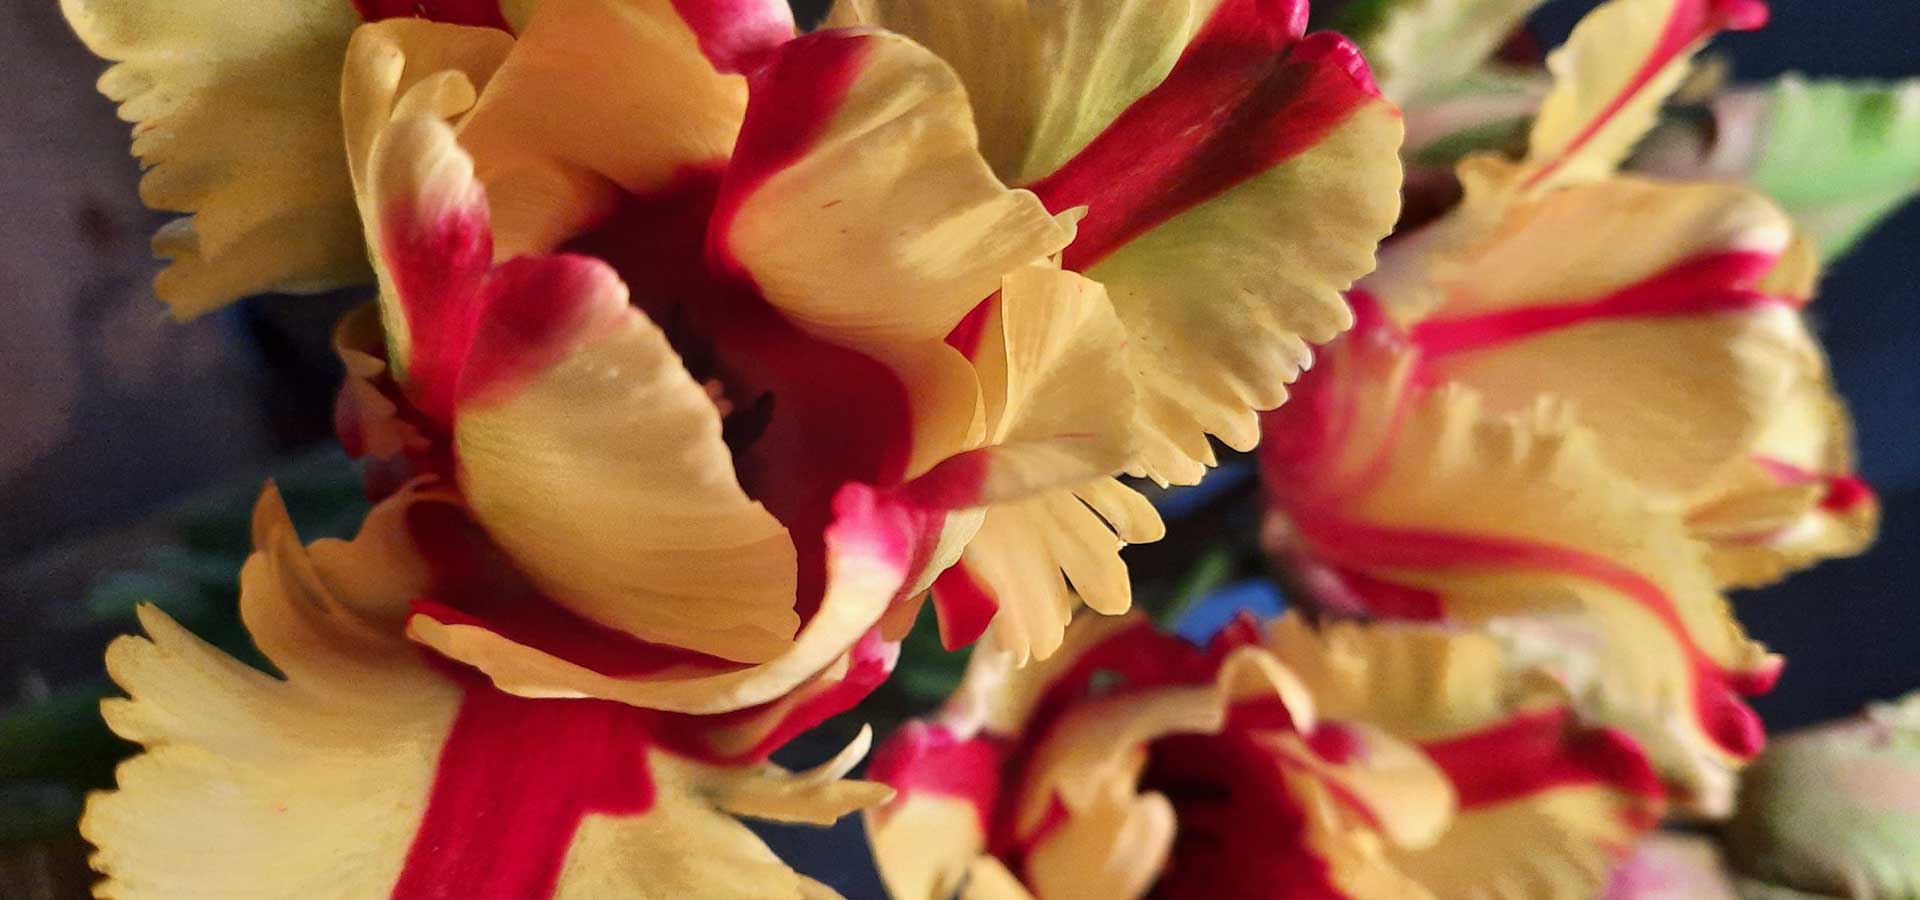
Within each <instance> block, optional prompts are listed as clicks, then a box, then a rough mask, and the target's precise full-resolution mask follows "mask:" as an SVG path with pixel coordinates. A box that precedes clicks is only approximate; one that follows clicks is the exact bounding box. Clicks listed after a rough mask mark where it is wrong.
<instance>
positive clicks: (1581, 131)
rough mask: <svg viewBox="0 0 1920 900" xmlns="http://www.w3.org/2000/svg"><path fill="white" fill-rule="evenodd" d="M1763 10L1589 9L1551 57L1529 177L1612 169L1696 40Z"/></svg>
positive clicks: (1671, 1) (1643, 4)
mask: <svg viewBox="0 0 1920 900" xmlns="http://www.w3.org/2000/svg"><path fill="white" fill-rule="evenodd" d="M1766 20H1767V8H1766V5H1765V4H1764V3H1762V2H1760V0H1610V2H1607V3H1604V4H1601V5H1600V6H1599V7H1598V8H1596V9H1595V10H1594V11H1593V12H1591V13H1588V14H1587V16H1586V18H1584V19H1582V20H1581V21H1580V24H1579V25H1577V26H1575V27H1574V30H1573V34H1572V36H1570V37H1569V38H1568V39H1567V43H1566V44H1564V45H1562V46H1561V47H1560V48H1559V49H1558V50H1555V51H1554V52H1553V54H1552V55H1550V56H1548V57H1547V68H1549V69H1551V70H1552V71H1553V76H1554V86H1553V89H1552V90H1551V91H1549V92H1548V94H1547V96H1546V99H1544V100H1543V101H1541V104H1540V112H1539V113H1538V114H1537V115H1536V116H1535V118H1534V123H1533V133H1532V136H1531V137H1530V143H1531V150H1530V152H1529V155H1528V161H1529V162H1530V163H1531V164H1532V165H1533V166H1535V167H1536V168H1535V171H1533V172H1532V173H1531V174H1530V175H1529V176H1528V177H1527V186H1528V187H1532V188H1536V189H1540V190H1545V189H1547V188H1548V187H1550V186H1553V185H1558V184H1571V183H1577V182H1581V181H1589V180H1593V179H1596V178H1601V177H1604V176H1606V175H1608V174H1610V173H1612V172H1613V170H1614V167H1616V166H1618V165H1619V164H1620V162H1621V160H1623V159H1625V158H1626V156H1627V154H1628V153H1630V152H1632V150H1633V147H1634V145H1635V144H1637V143H1639V141H1640V138H1642V137H1643V136H1645V135H1646V133H1647V131H1648V130H1650V129H1652V128H1653V126H1654V123H1655V121H1656V119H1657V118H1658V116H1659V112H1660V107H1661V105H1662V104H1664V103H1665V102H1666V99H1667V96H1668V95H1669V94H1672V93H1673V92H1674V90H1675V89H1677V88H1679V87H1680V83H1681V82H1682V81H1683V80H1684V79H1685V78H1686V75H1687V70H1688V68H1689V67H1690V65H1691V62H1692V56H1693V53H1694V52H1695V51H1696V50H1698V49H1700V47H1701V45H1703V44H1705V43H1706V42H1707V40H1708V39H1709V38H1711V37H1712V36H1713V35H1714V33H1716V32H1718V31H1719V30H1721V29H1723V28H1732V29H1750V28H1758V27H1759V26H1761V25H1763V24H1765V23H1766Z"/></svg>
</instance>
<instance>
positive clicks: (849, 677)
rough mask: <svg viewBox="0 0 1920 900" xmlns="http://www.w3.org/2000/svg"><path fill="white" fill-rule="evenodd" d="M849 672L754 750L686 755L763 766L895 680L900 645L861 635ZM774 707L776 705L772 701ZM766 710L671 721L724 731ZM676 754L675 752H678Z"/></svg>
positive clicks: (692, 727)
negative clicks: (883, 684) (816, 726)
mask: <svg viewBox="0 0 1920 900" xmlns="http://www.w3.org/2000/svg"><path fill="white" fill-rule="evenodd" d="M848 656H849V660H848V666H847V672H846V674H845V675H843V676H842V677H841V679H840V680H839V681H837V682H834V683H833V685H832V686H831V687H828V688H826V689H825V690H821V691H818V692H816V693H814V694H813V695H812V696H810V697H808V698H806V699H805V700H804V701H802V702H800V703H797V704H795V705H794V707H793V708H792V709H790V710H788V711H787V713H786V715H784V716H782V717H781V719H780V721H779V722H777V723H775V725H774V726H773V728H772V729H771V730H770V731H768V732H767V734H766V736H765V737H762V738H761V739H760V740H758V741H756V742H755V743H754V745H753V746H752V747H749V748H747V749H746V750H744V751H742V752H740V753H737V754H733V755H731V756H726V755H717V754H715V753H713V752H712V751H711V750H710V749H707V748H706V747H705V746H704V745H694V746H699V747H700V749H699V751H698V752H693V751H692V750H691V748H690V749H689V750H688V751H686V752H685V754H684V755H689V756H696V757H698V758H700V759H703V760H705V761H707V762H713V763H720V764H728V765H749V764H753V763H760V762H765V761H766V759H767V757H769V756H772V755H773V753H774V751H776V750H779V749H780V748H781V747H785V746H786V745H787V743H788V742H789V741H792V740H793V739H794V738H796V737H799V736H800V735H801V734H804V733H805V732H807V731H809V730H811V729H812V728H813V727H814V726H815V725H818V724H820V723H821V722H825V721H826V720H828V719H831V718H833V717H834V716H837V715H839V714H841V713H843V712H846V711H847V710H849V709H852V708H854V707H855V706H857V705H858V704H859V703H860V701H862V700H865V699H866V698H867V697H868V696H869V695H871V694H872V693H873V692H874V690H875V689H877V688H879V687H880V685H881V684H882V683H884V682H885V681H886V680H887V676H888V675H891V674H893V666H894V664H895V663H897V662H899V660H900V645H899V644H897V643H894V642H891V641H888V640H887V639H886V638H884V637H881V635H880V631H879V629H877V628H876V629H873V630H871V631H868V632H867V633H866V634H864V635H862V636H861V638H860V640H859V642H858V643H856V644H854V646H853V649H852V650H851V651H849V653H848ZM776 702H777V701H776ZM763 709H764V707H751V708H748V709H743V710H739V711H737V712H731V713H724V714H721V715H718V716H697V717H696V716H674V717H672V719H673V720H674V721H677V722H680V723H684V724H685V725H686V727H687V729H688V730H689V731H691V732H696V733H697V732H699V731H703V730H707V729H712V728H717V727H723V726H725V725H726V724H728V723H731V722H737V721H740V720H742V719H749V718H752V717H753V716H755V715H757V714H760V713H761V711H762V710H763ZM676 749H678V747H676Z"/></svg>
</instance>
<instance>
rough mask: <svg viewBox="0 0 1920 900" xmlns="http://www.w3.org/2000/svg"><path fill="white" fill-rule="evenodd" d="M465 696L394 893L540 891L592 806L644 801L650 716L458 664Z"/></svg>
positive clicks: (625, 806) (473, 899) (626, 810)
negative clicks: (516, 687) (503, 686)
mask: <svg viewBox="0 0 1920 900" xmlns="http://www.w3.org/2000/svg"><path fill="white" fill-rule="evenodd" d="M461 677H462V680H463V681H464V682H465V691H466V693H465V698H464V699H463V700H462V701H461V704H460V712H459V714H458V715H457V716H456V717H455V719H454V723H453V729H452V731H451V732H449V733H448V735H447V742H446V744H445V745H444V746H443V747H442V748H441V750H440V761H439V764H438V766H437V767H436V769H435V771H434V778H433V787H432V792H431V793H430V794H429V796H428V799H427V809H426V813H425V815H424V816H423V817H422V818H421V821H420V828H419V830H418V831H417V832H415V833H414V838H413V846H412V849H410V850H409V851H408V852H407V860H406V864H405V866H404V867H403V868H402V869H401V871H400V878H399V880H398V882H397V883H396V884H395V885H394V889H393V893H392V894H391V897H392V900H539V898H544V897H550V896H552V895H553V891H554V888H555V886H556V885H557V884H558V882H559V878H560V867H561V864H562V863H564V862H565V861H566V856H567V849H568V848H569V847H570V846H571V845H572V844H573V838H574V834H575V832H577V831H578V830H579V827H580V822H581V820H582V819H583V818H585V817H586V816H587V815H589V814H607V815H636V814H640V813H644V812H646V811H647V810H648V809H649V808H651V807H652V805H653V799H654V783H653V778H652V775H651V774H650V772H649V769H648V765H647V756H646V754H647V748H648V747H649V746H650V745H651V744H652V742H653V741H652V736H651V734H650V729H649V726H650V724H651V721H652V720H651V718H650V717H649V716H648V715H647V714H645V713H644V712H642V711H640V710H635V709H633V708H632V707H628V706H623V705H621V704H618V703H612V702H609V701H604V700H527V699H524V698H520V697H514V696H511V695H509V694H505V693H502V692H500V691H498V690H495V689H494V688H493V687H492V686H491V685H488V684H486V683H484V682H483V681H482V680H480V679H479V678H477V677H476V676H472V675H463V676H461Z"/></svg>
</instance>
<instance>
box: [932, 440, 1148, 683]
mask: <svg viewBox="0 0 1920 900" xmlns="http://www.w3.org/2000/svg"><path fill="white" fill-rule="evenodd" d="M1109 492H1111V494H1113V497H1106V496H1103V495H1104V494H1106V493H1109ZM1122 495H1124V496H1125V497H1127V498H1133V499H1134V500H1137V502H1138V505H1139V506H1142V507H1146V508H1147V511H1146V512H1145V513H1144V514H1142V517H1143V518H1147V519H1148V521H1150V522H1151V523H1152V524H1154V525H1158V524H1159V518H1158V515H1157V514H1154V513H1152V512H1151V507H1150V506H1149V505H1148V504H1147V503H1146V501H1145V499H1144V498H1140V496H1139V494H1137V493H1134V492H1133V491H1132V490H1131V489H1129V488H1127V487H1125V486H1123V485H1120V484H1119V483H1118V482H1117V481H1115V480H1114V479H1111V478H1106V479H1101V480H1099V481H1097V482H1092V483H1090V484H1089V485H1086V486H1083V487H1080V488H1074V489H1062V490H1054V491H1050V492H1048V493H1046V494H1043V495H1041V496H1038V497H1034V498H1030V499H1027V500H1021V501H1017V502H1011V503H1000V504H996V505H994V506H993V507H991V508H989V509H988V510H987V513H986V517H985V518H984V519H983V520H982V521H981V523H980V530H979V532H978V533H976V534H975V535H974V538H973V540H972V542H970V543H969V544H968V545H967V548H966V551H965V552H964V553H963V554H962V555H961V557H960V562H959V564H957V565H956V566H955V567H954V568H951V569H948V570H947V571H946V572H945V573H943V574H942V575H941V576H940V578H939V579H937V580H936V581H935V582H934V585H933V590H934V605H935V606H936V607H937V608H938V610H939V613H940V622H941V635H942V638H943V640H944V641H945V642H946V643H947V645H948V646H950V647H958V646H963V645H965V644H968V643H971V642H972V640H973V639H974V638H975V637H978V636H979V635H980V634H981V633H982V629H985V633H986V634H987V635H988V639H989V641H990V643H991V644H992V646H993V647H995V648H997V649H999V650H1003V651H1006V652H1009V653H1012V654H1013V655H1014V657H1015V659H1016V660H1018V661H1019V662H1020V663H1021V664H1024V663H1025V662H1026V661H1027V660H1029V659H1046V658H1047V657H1048V656H1051V655H1052V654H1053V652H1054V651H1055V650H1056V649H1058V648H1059V646H1060V643H1061V638H1062V635H1063V633H1064V632H1065V630H1066V626H1067V623H1068V621H1070V620H1071V619H1072V618H1073V614H1074V612H1075V611H1076V610H1077V609H1079V607H1080V604H1081V603H1082V602H1084V603H1086V605H1088V606H1089V607H1091V608H1092V609H1094V610H1095V611H1097V612H1099V613H1102V614H1105V615H1119V614H1120V613H1124V612H1126V611H1127V610H1128V609H1129V608H1130V607H1131V606H1132V605H1133V588H1132V584H1131V582H1130V581H1129V580H1128V578H1127V567H1126V563H1124V562H1122V561H1121V559H1120V551H1121V549H1123V548H1124V547H1125V546H1126V544H1127V541H1126V540H1125V539H1124V538H1123V537H1122V535H1125V534H1128V533H1129V532H1128V531H1127V530H1126V527H1128V526H1131V527H1134V528H1140V527H1141V526H1142V525H1143V524H1144V523H1143V522H1129V521H1128V520H1127V519H1126V518H1124V515H1123V514H1119V513H1114V512H1111V507H1112V506H1114V505H1116V502H1117V503H1118V504H1120V505H1122V508H1123V509H1124V508H1125V506H1126V505H1132V504H1131V503H1130V502H1129V501H1128V500H1123V499H1119V498H1120V497H1121V496H1122ZM1102 500H1105V501H1107V504H1108V505H1107V506H1106V507H1103V506H1101V505H1099V501H1102ZM1148 517H1150V518H1148ZM1116 532H1119V534H1116ZM1132 533H1134V534H1139V533H1140V532H1139V531H1135V532H1132ZM1146 534H1148V535H1150V536H1152V537H1158V535H1157V534H1153V533H1152V532H1146ZM1069 584H1071V586H1069ZM989 623H990V624H989Z"/></svg>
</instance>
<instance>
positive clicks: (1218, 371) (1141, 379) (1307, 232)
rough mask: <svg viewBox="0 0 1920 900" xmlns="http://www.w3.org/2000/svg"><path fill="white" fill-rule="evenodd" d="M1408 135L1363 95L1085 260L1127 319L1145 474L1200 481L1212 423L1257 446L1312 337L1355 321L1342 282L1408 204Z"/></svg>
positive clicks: (1242, 444) (1140, 465) (1323, 337)
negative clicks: (1403, 162)
mask: <svg viewBox="0 0 1920 900" xmlns="http://www.w3.org/2000/svg"><path fill="white" fill-rule="evenodd" d="M1400 134H1401V125H1400V117H1399V115H1398V114H1397V112H1396V111H1395V110H1393V108H1392V107H1390V106H1388V105H1387V104H1386V103H1384V102H1375V103H1368V104H1363V105H1361V106H1359V107H1358V108H1357V109H1355V110H1354V111H1353V112H1352V113H1351V114H1350V115H1349V116H1348V117H1347V118H1346V120H1345V121H1344V123H1343V124H1341V125H1340V126H1338V127H1336V128H1335V129H1334V130H1333V131H1332V132H1331V133H1329V134H1328V135H1327V136H1326V137H1325V138H1324V139H1323V140H1321V141H1320V142H1319V143H1318V144H1315V145H1314V146H1313V147H1312V148H1311V149H1309V150H1307V151H1305V152H1303V153H1301V154H1300V155H1298V156H1296V157H1294V158H1292V159H1290V160H1287V161H1286V162H1283V163H1280V164H1279V165H1276V166H1274V167H1272V168H1271V169H1268V170H1266V171H1264V172H1262V173H1261V174H1259V175H1258V176H1256V177H1254V178H1252V179H1249V180H1248V181H1246V182H1245V183H1243V184H1241V185H1239V186H1236V187H1235V188H1234V189H1233V190H1230V191H1228V192H1226V193H1223V194H1220V195H1219V196H1217V197H1214V198H1212V199H1210V200H1208V201H1206V202H1204V203H1201V204H1199V205H1197V206H1194V207H1192V208H1190V209H1187V210H1186V211H1184V212H1182V213H1180V214H1179V215H1176V216H1174V217H1172V218H1171V219H1168V220H1167V221H1165V222H1164V223H1161V224H1159V225H1158V226H1157V227H1155V228H1153V229H1151V230H1149V231H1147V232H1145V233H1144V234H1141V235H1139V236H1138V237H1135V238H1133V239H1132V240H1131V241H1130V242H1129V243H1127V244H1125V245H1123V246H1121V247H1120V248H1119V249H1118V250H1116V251H1115V252H1114V253H1113V254H1112V255H1110V256H1108V257H1106V258H1105V259H1103V260H1101V261H1100V262H1098V263H1097V264H1094V265H1092V266H1091V267H1089V268H1087V270H1086V271H1087V274H1088V275H1090V276H1091V277H1093V278H1094V279H1096V280H1098V281H1100V282H1101V283H1102V284H1104V285H1106V287H1107V291H1108V293H1109V294H1110V295H1111V296H1112V297H1113V302H1114V308H1115V309H1116V310H1118V312H1119V314H1120V321H1121V323H1122V324H1124V325H1125V326H1126V328H1127V338H1128V343H1127V353H1126V365H1127V368H1128V370H1129V371H1131V372H1132V373H1133V378H1134V388H1135V390H1136V392H1137V397H1138V399H1137V403H1138V404H1139V406H1138V411H1137V412H1136V413H1135V416H1134V421H1135V428H1136V430H1137V432H1138V435H1139V437H1138V439H1139V441H1140V445H1141V446H1140V460H1139V461H1138V462H1137V463H1136V465H1135V466H1134V472H1135V474H1141V475H1146V476H1148V477H1151V478H1153V479H1154V480H1156V481H1159V482H1161V483H1176V484H1192V483H1194V482H1197V481H1199V479H1200V477H1201V475H1202V474H1204V472H1205V467H1206V466H1207V465H1211V464H1212V462H1213V452H1212V450H1211V449H1210V447H1209V446H1208V443H1207V435H1209V434H1212V435H1214V436H1216V437H1218V438H1219V439H1220V440H1221V441H1222V442H1224V443H1226V444H1227V445H1228V446H1230V447H1233V448H1235V449H1240V450H1245V449H1249V448H1251V447H1252V446H1253V444H1254V442H1255V441H1256V440H1257V439H1258V437H1259V429H1258V425H1257V422H1256V419H1255V411H1256V410H1263V409H1271V408H1273V407H1276V406H1279V405H1280V404H1281V403H1282V402H1284V401H1285V400H1286V397H1287V390H1286V386H1287V384H1288V383H1289V382H1291V381H1293V379H1294V378H1295V377H1296V376H1298V374H1299V373H1300V371H1301V370H1302V369H1304V368H1306V367H1307V366H1308V365H1309V364H1310V363H1311V361H1312V358H1313V353H1312V350H1311V349H1310V347H1309V345H1310V344H1315V343H1321V342H1325V341H1327V340H1330V339H1331V338H1333V337H1334V336H1335V335H1337V334H1339V333H1340V332H1341V331H1343V330H1345V329H1346V328H1347V327H1348V326H1349V325H1351V324H1352V321H1353V319H1352V316H1351V314H1350V313H1349V311H1348V310H1347V308H1346V304H1345V303H1344V302H1343V301H1342V299H1341V297H1340V291H1342V290H1344V289H1345V288H1346V287H1347V286H1348V285H1350V284H1351V283H1352V282H1353V281H1354V280H1355V279H1356V278H1359V277H1360V276H1362V275H1365V274H1366V273H1367V272H1368V271H1370V270H1371V269H1372V268H1373V248H1374V245H1375V243H1377V242H1378V240H1379V238H1380V237H1381V236H1382V235H1384V234H1385V233H1386V232H1387V231H1388V230H1389V229H1390V228H1391V227H1392V222H1393V220H1394V217H1395V215H1396V214H1397V213H1398V211H1399V196H1398V193H1397V187H1398V184H1399V178H1400V168H1399V159H1398V157H1397V156H1396V155H1395V151H1396V149H1397V148H1398V147H1399V144H1400Z"/></svg>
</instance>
